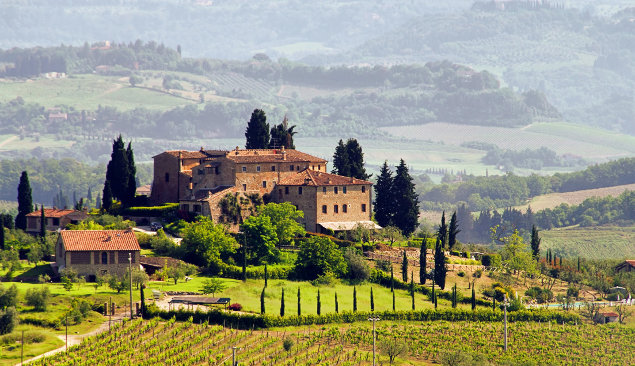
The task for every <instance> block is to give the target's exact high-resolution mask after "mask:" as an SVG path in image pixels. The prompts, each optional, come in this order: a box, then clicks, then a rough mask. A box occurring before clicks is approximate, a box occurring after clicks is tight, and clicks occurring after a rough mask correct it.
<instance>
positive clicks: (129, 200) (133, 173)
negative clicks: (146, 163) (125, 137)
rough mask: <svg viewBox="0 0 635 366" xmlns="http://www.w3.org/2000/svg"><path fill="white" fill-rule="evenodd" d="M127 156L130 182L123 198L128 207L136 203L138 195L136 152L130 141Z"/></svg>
mask: <svg viewBox="0 0 635 366" xmlns="http://www.w3.org/2000/svg"><path fill="white" fill-rule="evenodd" d="M126 158H127V160H128V182H127V185H126V195H125V200H122V202H123V203H124V205H125V206H126V207H130V206H132V205H133V204H134V198H135V196H136V195H137V167H136V166H135V162H134V152H133V151H132V142H129V143H128V148H127V149H126Z"/></svg>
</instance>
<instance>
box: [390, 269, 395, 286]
mask: <svg viewBox="0 0 635 366" xmlns="http://www.w3.org/2000/svg"><path fill="white" fill-rule="evenodd" d="M390 292H395V273H394V270H393V268H392V263H390Z"/></svg>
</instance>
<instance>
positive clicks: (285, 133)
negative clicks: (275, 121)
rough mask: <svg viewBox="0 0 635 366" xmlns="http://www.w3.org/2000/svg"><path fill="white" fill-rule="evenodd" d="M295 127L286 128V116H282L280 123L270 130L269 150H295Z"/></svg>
mask: <svg viewBox="0 0 635 366" xmlns="http://www.w3.org/2000/svg"><path fill="white" fill-rule="evenodd" d="M294 129H295V126H291V127H289V126H288V120H287V116H284V119H283V120H282V123H281V124H279V125H275V126H273V127H272V128H271V141H269V148H270V149H279V148H281V147H283V146H284V147H285V148H287V149H295V145H294V144H293V136H294V135H295V133H296V132H295V131H294Z"/></svg>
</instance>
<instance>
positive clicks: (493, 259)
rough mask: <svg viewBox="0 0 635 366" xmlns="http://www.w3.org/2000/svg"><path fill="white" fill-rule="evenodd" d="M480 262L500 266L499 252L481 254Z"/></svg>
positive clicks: (489, 265) (487, 265)
mask: <svg viewBox="0 0 635 366" xmlns="http://www.w3.org/2000/svg"><path fill="white" fill-rule="evenodd" d="M481 263H482V264H483V265H484V266H485V267H500V266H501V263H502V262H501V256H500V255H499V254H483V257H482V258H481Z"/></svg>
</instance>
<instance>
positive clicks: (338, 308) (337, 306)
mask: <svg viewBox="0 0 635 366" xmlns="http://www.w3.org/2000/svg"><path fill="white" fill-rule="evenodd" d="M335 312H336V313H339V312H340V304H339V303H338V302H337V292H336V293H335Z"/></svg>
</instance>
